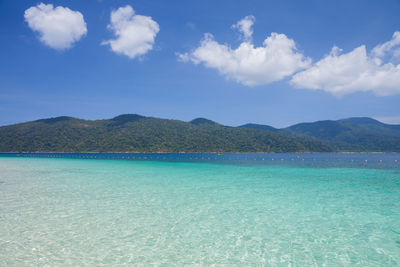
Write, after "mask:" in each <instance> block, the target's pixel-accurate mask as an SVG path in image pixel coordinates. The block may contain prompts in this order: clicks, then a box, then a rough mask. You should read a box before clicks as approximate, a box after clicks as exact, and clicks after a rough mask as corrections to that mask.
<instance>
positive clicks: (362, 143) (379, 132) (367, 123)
mask: <svg viewBox="0 0 400 267" xmlns="http://www.w3.org/2000/svg"><path fill="white" fill-rule="evenodd" d="M242 127H243V126H242ZM265 127H266V129H268V127H270V126H265ZM259 129H262V127H259ZM279 132H281V133H286V134H290V135H293V136H298V137H308V138H313V139H314V140H319V141H321V142H324V143H326V144H328V145H329V146H331V147H333V148H334V149H335V150H337V151H381V152H384V151H386V152H388V151H393V152H400V125H390V124H385V123H382V122H380V121H377V120H374V119H371V118H366V117H359V118H348V119H341V120H336V121H333V120H325V121H317V122H310V123H299V124H296V125H293V126H290V127H287V128H283V129H279Z"/></svg>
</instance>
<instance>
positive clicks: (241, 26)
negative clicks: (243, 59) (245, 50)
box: [232, 15, 256, 41]
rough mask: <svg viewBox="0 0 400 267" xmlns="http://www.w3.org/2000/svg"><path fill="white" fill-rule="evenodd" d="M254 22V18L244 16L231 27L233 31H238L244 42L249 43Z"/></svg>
mask: <svg viewBox="0 0 400 267" xmlns="http://www.w3.org/2000/svg"><path fill="white" fill-rule="evenodd" d="M255 21H256V18H255V17H254V16H251V15H250V16H246V17H244V18H243V19H241V20H239V21H238V22H237V23H236V24H234V25H232V28H233V29H238V31H239V32H240V33H241V34H242V35H243V36H242V38H243V40H244V41H250V40H251V36H252V35H253V28H252V27H253V24H254V22H255Z"/></svg>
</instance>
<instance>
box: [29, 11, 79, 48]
mask: <svg viewBox="0 0 400 267" xmlns="http://www.w3.org/2000/svg"><path fill="white" fill-rule="evenodd" d="M24 17H25V21H26V22H28V25H29V27H30V28H31V29H32V30H33V31H36V32H38V33H39V38H40V40H41V41H42V42H43V43H44V44H45V45H47V46H50V47H51V48H54V49H57V50H63V49H67V48H70V47H72V45H73V44H74V43H75V42H77V41H79V40H80V39H81V38H82V37H83V36H84V35H86V33H87V28H86V23H85V20H84V19H83V15H82V14H81V13H80V12H78V11H72V10H71V9H69V8H67V7H62V6H58V7H56V8H54V7H53V5H52V4H48V5H45V4H43V3H40V4H38V5H37V6H33V7H30V8H28V9H27V10H25V14H24Z"/></svg>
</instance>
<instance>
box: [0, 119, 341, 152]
mask: <svg viewBox="0 0 400 267" xmlns="http://www.w3.org/2000/svg"><path fill="white" fill-rule="evenodd" d="M0 151H1V152H10V151H17V152H22V151H25V152H27V151H29V152H36V151H41V152H46V151H58V152H156V151H164V152H216V151H224V152H293V151H333V148H332V147H331V146H329V145H326V144H325V143H323V142H321V141H318V140H312V139H311V138H308V137H297V136H291V135H289V134H286V133H281V132H273V131H267V130H260V129H248V128H236V127H228V126H223V125H220V124H218V123H215V122H213V121H210V120H207V119H201V118H200V119H195V120H193V121H191V122H183V121H178V120H168V119H159V118H151V117H144V116H140V115H136V114H126V115H120V116H117V117H115V118H113V119H109V120H94V121H91V120H82V119H76V118H71V117H57V118H50V119H42V120H37V121H32V122H26V123H20V124H14V125H9V126H2V127H0Z"/></svg>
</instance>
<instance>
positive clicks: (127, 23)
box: [102, 5, 160, 59]
mask: <svg viewBox="0 0 400 267" xmlns="http://www.w3.org/2000/svg"><path fill="white" fill-rule="evenodd" d="M108 28H109V29H110V30H111V31H113V32H114V34H115V35H116V39H114V40H108V41H103V42H102V44H103V45H107V44H109V45H110V47H111V49H112V50H113V51H114V52H115V53H117V54H122V55H126V56H128V57H129V58H131V59H133V58H135V57H139V56H142V55H144V54H146V53H147V52H148V51H149V50H151V49H152V48H153V44H154V40H155V37H156V35H157V33H158V32H159V30H160V28H159V26H158V23H157V22H155V21H154V20H153V19H152V18H151V17H148V16H141V15H136V14H135V11H134V10H133V8H132V7H131V6H129V5H127V6H125V7H120V8H118V9H117V10H114V11H112V12H111V23H110V24H109V25H108Z"/></svg>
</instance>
